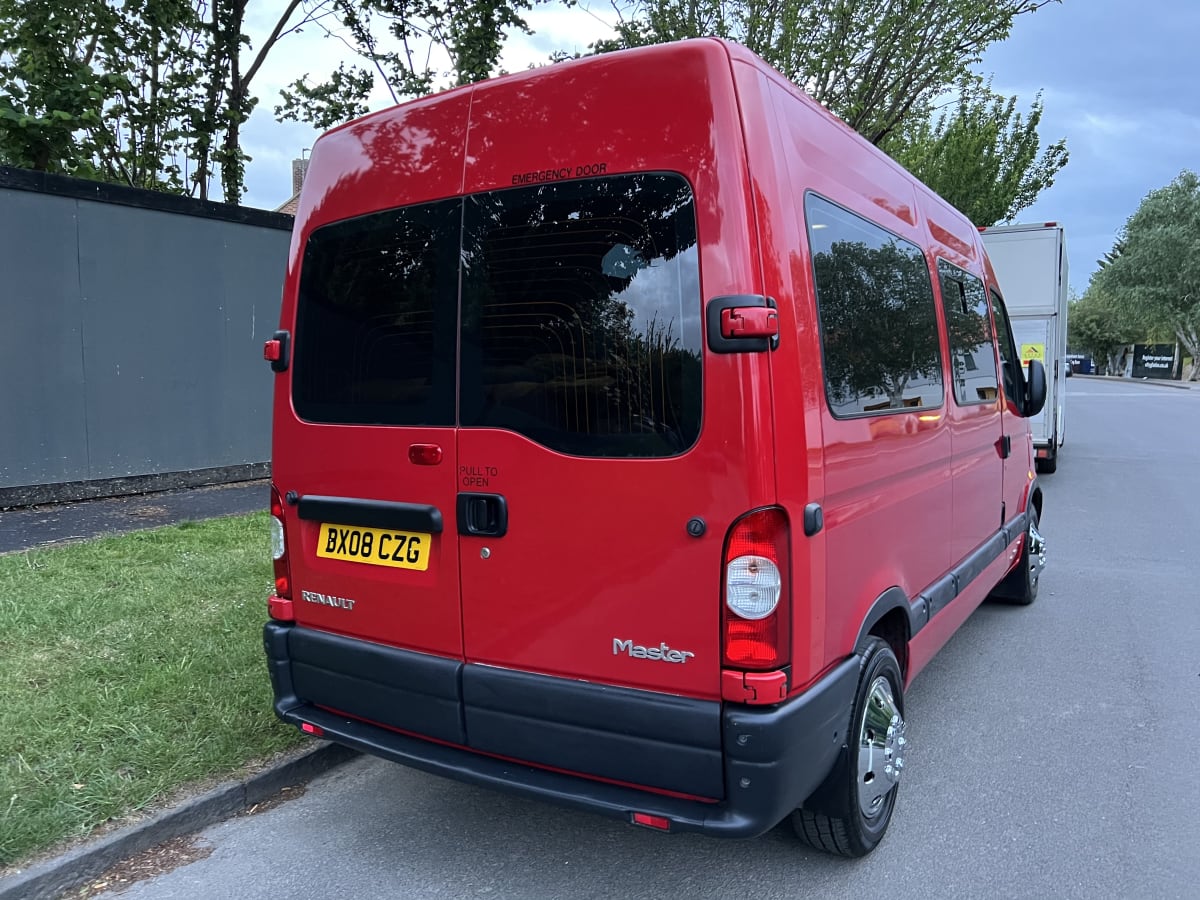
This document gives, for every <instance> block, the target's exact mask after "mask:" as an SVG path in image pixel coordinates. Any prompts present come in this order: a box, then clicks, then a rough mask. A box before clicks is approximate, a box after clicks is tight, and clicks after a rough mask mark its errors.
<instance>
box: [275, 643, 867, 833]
mask: <svg viewBox="0 0 1200 900" xmlns="http://www.w3.org/2000/svg"><path fill="white" fill-rule="evenodd" d="M264 643H265V647H266V650H267V656H268V660H269V664H270V670H271V680H272V684H273V686H274V689H275V711H276V713H277V714H278V715H279V717H280V718H281V719H283V720H284V721H285V722H289V723H292V724H295V725H301V724H303V723H310V724H312V725H315V726H317V727H319V728H320V729H321V730H322V731H323V732H324V737H326V738H327V739H330V740H333V741H336V742H338V743H341V744H344V745H346V746H349V747H353V748H355V749H358V750H361V751H363V752H366V753H370V754H373V755H375V756H379V757H382V758H385V759H390V760H393V761H395V762H399V763H402V764H404V765H408V766H411V767H413V768H416V769H420V770H422V771H425V772H430V773H432V774H436V775H442V776H445V777H449V778H453V779H455V780H458V781H463V782H467V783H470V784H478V785H484V786H487V787H492V788H495V789H497V790H501V791H506V792H509V793H514V794H519V795H522V796H527V797H532V798H535V799H540V800H544V801H547V802H550V803H555V804H558V805H560V806H566V807H571V808H576V809H583V810H590V811H592V812H596V813H600V814H602V815H608V816H610V817H614V818H619V819H624V820H625V821H631V819H632V816H633V814H634V813H635V812H637V813H649V814H652V815H657V816H662V817H664V818H666V819H668V820H669V821H670V830H672V831H694V832H702V833H706V834H712V835H721V836H729V837H752V836H754V835H758V834H761V833H763V832H765V831H767V830H768V829H770V828H772V827H773V826H774V825H775V824H777V823H778V822H779V821H780V820H781V819H782V818H783V817H784V816H786V815H787V814H788V813H789V812H790V811H791V810H792V809H793V808H794V807H795V806H797V805H798V804H799V803H801V802H802V801H803V800H804V799H805V798H807V797H808V795H809V794H811V793H812V791H813V790H814V789H815V788H816V787H817V785H819V784H820V782H821V781H822V780H823V779H824V777H825V775H826V774H827V773H828V772H829V770H830V769H831V768H832V766H833V763H834V761H835V759H836V757H837V754H838V751H839V749H840V748H841V746H842V744H843V743H844V741H845V738H846V732H847V725H848V719H849V710H850V705H851V701H852V699H853V694H854V688H855V684H856V680H857V674H858V662H857V659H855V658H851V659H848V660H846V661H845V662H843V663H842V664H841V665H839V666H838V667H837V668H836V669H834V670H833V671H832V672H831V673H830V674H829V675H828V676H826V677H825V678H824V679H823V680H822V681H820V682H819V683H818V684H817V685H815V686H814V687H813V688H812V689H810V690H809V691H806V692H805V693H804V694H802V695H801V696H799V697H796V698H793V699H792V700H790V701H788V702H786V703H782V704H779V705H778V706H775V707H747V706H739V705H736V704H730V703H726V704H720V703H716V702H711V703H710V702H706V701H698V700H690V699H687V698H681V697H674V696H671V695H666V694H659V693H655V692H651V691H635V690H629V689H626V688H613V687H605V686H600V685H594V684H587V683H584V682H578V681H573V680H570V679H562V678H552V677H548V676H543V675H534V674H530V673H525V672H515V671H511V670H506V669H498V668H494V667H490V666H481V665H476V664H471V663H466V664H463V663H460V662H457V661H454V660H445V659H441V658H437V657H430V656H427V655H425V654H417V653H411V652H409V651H403V650H397V649H394V648H390V647H383V646H381V645H378V644H371V643H368V642H364V641H356V640H353V639H350V638H345V637H341V636H338V635H331V634H326V633H323V632H318V631H314V630H312V629H307V628H303V627H299V626H293V625H283V624H280V623H277V622H270V623H268V624H267V625H266V628H265V629H264ZM360 654H361V655H360ZM384 659H387V660H388V662H387V664H386V665H383V666H380V665H379V664H380V663H381V661H383V660H384ZM368 662H369V664H368ZM329 666H335V667H336V669H337V670H336V671H333V670H331V669H329V668H328V667H329ZM381 673H387V674H386V675H384V677H386V678H387V679H388V680H389V682H390V683H389V684H386V685H384V684H380V683H379V682H378V681H376V680H375V679H378V678H379V677H380V676H381ZM398 679H402V681H403V683H397V680H398ZM363 698H366V707H365V708H362V707H363ZM371 698H374V699H371ZM330 708H333V709H338V710H342V711H344V712H345V713H346V714H345V715H342V714H339V713H335V712H331V711H330ZM414 709H416V710H420V709H425V710H426V712H427V713H429V712H432V713H434V714H433V715H432V717H431V718H432V720H431V721H429V722H428V723H425V724H422V722H421V721H419V716H420V714H418V718H414V717H413V716H412V715H411V711H412V710H414ZM352 716H353V718H351V717H352ZM364 719H366V720H369V721H364ZM397 719H399V720H400V721H397ZM372 722H379V723H382V724H371V723H372ZM384 725H389V726H391V727H384ZM394 728H402V729H403V730H404V731H407V732H414V733H417V734H427V735H429V736H430V737H431V738H432V740H425V739H422V738H420V737H415V736H413V735H412V734H402V733H399V732H397V731H395V730H393V729H394ZM447 732H448V733H447ZM447 738H450V740H449V742H447ZM501 757H507V758H501ZM514 758H515V759H520V760H522V762H513V761H512V759H514ZM526 763H528V764H526ZM543 766H549V767H553V768H554V769H556V770H560V771H552V770H551V769H549V768H543ZM561 770H568V771H571V772H578V773H579V774H578V775H573V774H567V773H566V772H564V771H561ZM597 779H608V781H601V780H597ZM612 781H620V782H623V783H624V784H613V783H611V782H612ZM629 784H640V785H644V786H645V787H646V788H647V789H645V790H643V789H640V788H637V787H630V786H626V785H629ZM656 789H657V791H672V792H674V793H679V794H688V795H691V796H694V797H713V798H720V799H714V801H711V802H708V801H702V800H689V799H683V798H678V797H672V796H669V795H667V794H664V793H659V792H657V791H656Z"/></svg>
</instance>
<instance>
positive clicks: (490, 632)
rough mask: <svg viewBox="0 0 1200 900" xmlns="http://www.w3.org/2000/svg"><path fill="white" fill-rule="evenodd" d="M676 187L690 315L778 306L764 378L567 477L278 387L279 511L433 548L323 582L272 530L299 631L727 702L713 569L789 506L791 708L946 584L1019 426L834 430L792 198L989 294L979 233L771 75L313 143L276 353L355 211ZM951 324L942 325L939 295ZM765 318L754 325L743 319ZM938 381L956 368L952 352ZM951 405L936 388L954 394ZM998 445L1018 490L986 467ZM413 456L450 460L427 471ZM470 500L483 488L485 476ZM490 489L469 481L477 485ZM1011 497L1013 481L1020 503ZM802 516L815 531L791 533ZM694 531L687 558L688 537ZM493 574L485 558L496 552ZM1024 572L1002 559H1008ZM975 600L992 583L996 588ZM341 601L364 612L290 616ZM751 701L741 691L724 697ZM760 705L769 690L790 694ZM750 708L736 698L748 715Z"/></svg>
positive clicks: (931, 639) (542, 94)
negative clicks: (314, 407) (874, 615)
mask: <svg viewBox="0 0 1200 900" xmlns="http://www.w3.org/2000/svg"><path fill="white" fill-rule="evenodd" d="M600 165H603V166H604V167H605V168H604V171H605V173H606V174H610V175H611V174H618V173H622V172H633V171H672V172H678V173H681V174H683V175H684V176H685V177H686V178H687V179H688V181H689V182H690V183H691V185H692V187H693V190H694V192H695V197H696V210H697V217H698V221H697V226H698V235H699V241H700V271H701V279H702V281H701V291H702V295H703V297H704V298H709V297H715V296H719V295H726V294H766V295H768V296H771V297H773V298H775V299H776V300H777V302H778V309H779V312H778V315H777V316H772V317H771V319H772V327H777V328H778V330H779V332H780V337H781V339H780V344H779V348H778V350H776V351H774V352H771V353H746V354H714V353H711V352H708V351H707V350H706V351H705V356H704V363H703V366H704V368H703V378H704V381H703V390H704V420H703V430H702V433H701V436H700V439H699V441H698V443H697V444H696V445H695V447H693V448H692V449H691V450H690V451H689V452H687V453H686V454H684V455H683V456H681V457H677V458H672V459H658V460H602V459H580V458H574V457H569V456H565V455H563V454H560V453H557V452H554V451H551V450H548V449H546V448H545V447H542V446H540V445H538V444H535V443H534V442H532V441H531V440H529V439H527V438H525V437H523V436H521V435H519V434H516V433H513V432H508V431H503V430H497V429H484V428H467V429H454V428H374V427H362V426H331V425H311V424H306V423H303V422H301V421H299V420H298V419H297V417H296V415H295V413H294V412H293V410H292V407H291V404H290V400H289V398H290V374H289V373H287V372H284V373H281V374H280V375H279V376H278V378H279V380H278V381H277V386H278V388H277V393H276V403H275V409H274V446H275V452H274V481H275V484H276V485H277V486H278V489H279V491H280V492H282V493H286V492H288V491H296V492H297V493H299V494H300V495H306V494H324V495H334V496H341V497H364V498H371V499H376V500H396V501H407V502H412V503H423V504H432V505H434V506H436V507H438V508H439V509H440V510H442V513H443V516H444V517H445V520H446V528H445V531H444V532H443V533H442V534H440V535H437V536H435V538H434V541H433V547H432V560H431V564H430V567H429V570H428V571H426V572H413V571H405V570H399V569H391V568H383V567H375V566H367V565H362V564H356V563H348V562H340V561H335V560H325V559H318V558H317V557H316V556H315V541H316V535H317V531H318V527H319V525H318V523H315V522H302V521H300V520H299V519H298V518H296V516H295V512H294V507H289V508H288V509H287V510H286V512H285V515H286V533H287V541H288V557H289V560H290V565H291V576H292V585H293V597H294V598H295V601H296V602H295V606H294V612H295V616H296V620H297V621H298V622H299V623H300V624H301V625H306V626H311V627H316V628H321V629H326V630H329V631H334V632H340V633H343V634H348V635H352V636H357V637H361V638H365V639H369V640H372V641H377V642H380V643H385V644H391V645H394V646H399V647H405V648H410V649H414V650H420V651H426V652H429V653H434V654H440V655H443V656H448V657H455V658H460V659H465V660H468V661H473V662H480V663H488V664H493V665H500V666H506V667H512V668H518V669H524V670H528V671H533V672H541V673H547V674H552V675H560V676H564V677H569V678H579V679H584V680H589V681H596V682H604V683H610V684H616V685H626V686H631V687H639V688H648V689H654V690H661V691H666V692H670V693H677V694H683V695H687V696H691V697H697V698H704V699H714V700H715V699H720V698H722V697H725V698H726V699H736V698H734V697H731V696H729V694H728V693H727V691H733V692H735V693H736V692H737V691H742V692H743V694H742V695H740V696H742V697H743V698H744V696H745V694H744V692H745V691H746V690H747V688H746V687H745V683H744V682H743V686H742V687H740V688H737V689H736V690H735V688H734V686H733V682H732V680H730V678H731V677H730V675H729V674H728V672H726V673H723V672H722V666H721V647H720V646H719V642H720V633H721V599H720V587H721V586H720V580H721V565H722V543H723V540H724V537H725V535H726V532H727V530H728V529H729V527H730V526H731V524H732V523H733V522H734V521H735V520H736V519H737V518H738V517H739V516H741V515H743V514H745V513H746V512H747V511H749V510H752V509H755V508H758V507H763V506H769V505H779V506H781V507H783V509H784V510H785V511H786V512H787V515H788V518H789V520H790V522H791V523H792V526H791V530H790V541H791V547H790V550H791V553H790V557H791V558H790V564H789V565H790V577H791V597H792V607H791V610H790V616H788V618H787V621H790V626H789V627H790V629H791V641H790V643H791V648H790V653H791V677H790V685H791V688H790V690H791V692H792V693H793V694H795V693H797V692H800V691H802V690H804V689H805V688H806V687H807V686H808V685H810V684H812V683H813V682H814V681H815V680H816V679H817V678H818V677H819V676H820V675H821V674H822V673H823V672H825V671H827V670H828V669H829V668H830V667H831V666H833V665H834V664H835V663H836V662H837V661H839V660H841V659H844V658H845V657H846V656H847V655H848V654H850V653H852V652H853V650H854V641H855V637H856V635H857V633H858V631H859V628H860V626H861V624H862V622H863V619H864V616H865V615H866V612H867V610H868V608H869V607H870V605H871V603H872V602H873V601H874V600H875V598H876V597H877V596H879V595H880V594H882V593H883V592H884V591H885V590H887V589H888V588H891V587H893V586H899V587H900V588H902V589H903V590H904V591H905V592H906V593H907V594H908V595H909V596H913V595H914V594H915V593H916V592H917V591H919V590H921V589H922V588H924V587H925V586H927V585H929V584H930V583H932V582H934V581H935V580H936V579H938V578H939V577H941V576H942V575H943V574H944V573H946V572H947V571H949V570H950V569H951V567H952V566H953V565H954V564H955V563H957V562H958V561H959V560H960V559H961V558H962V557H963V556H965V555H966V554H967V553H969V552H970V551H971V550H972V549H974V548H975V547H976V546H978V545H979V544H980V543H982V541H983V540H984V539H985V538H986V537H987V536H988V535H989V534H990V533H991V532H993V531H994V530H995V528H996V527H998V525H999V524H1000V521H1001V505H1002V503H1007V515H1008V517H1009V518H1011V517H1013V516H1014V515H1016V514H1017V512H1018V511H1019V510H1020V509H1022V508H1023V504H1024V503H1025V502H1027V500H1026V497H1027V489H1028V486H1029V479H1028V476H1027V473H1028V470H1029V466H1030V465H1031V463H1030V459H1029V453H1030V445H1029V441H1028V438H1027V433H1028V429H1027V427H1026V425H1025V423H1024V422H1023V421H1022V420H1020V419H1019V418H1017V417H1015V416H1014V415H1013V413H1012V412H1011V410H1010V409H1008V408H1007V407H1005V406H1003V405H1002V404H999V403H998V404H997V405H996V406H994V407H993V406H987V407H972V408H969V409H966V410H960V409H958V408H957V407H955V405H954V402H953V399H952V396H946V397H943V402H942V406H941V408H940V409H938V410H934V411H922V412H919V413H918V412H913V413H908V414H894V415H889V416H886V417H877V418H868V419H856V420H839V419H836V418H834V417H833V416H832V415H831V414H830V412H829V410H828V406H827V403H826V400H825V396H824V388H823V380H822V374H821V369H820V360H821V347H820V339H819V334H818V331H817V327H816V321H817V318H816V308H815V300H814V297H813V289H812V264H811V259H810V255H809V251H808V241H807V238H806V233H805V225H804V221H803V196H804V192H805V191H806V190H813V191H817V192H819V193H820V194H822V195H824V196H825V197H827V198H829V199H831V200H833V201H835V202H837V203H839V204H841V205H843V206H845V207H847V208H849V209H851V210H853V211H856V212H858V213H860V214H862V215H864V216H868V217H869V218H871V219H873V220H874V221H875V222H877V223H878V224H880V225H882V226H884V227H886V228H888V229H890V230H892V231H893V232H895V233H897V234H899V235H901V236H902V237H904V238H906V239H908V240H910V241H913V242H915V243H916V244H918V245H919V246H921V247H923V248H925V250H926V252H927V256H928V257H929V260H930V267H931V273H932V275H933V276H934V277H933V281H934V283H935V285H937V283H938V279H937V278H936V262H935V258H936V257H937V256H942V257H944V258H946V259H947V260H949V261H951V262H954V263H955V264H956V265H959V266H961V267H963V268H965V269H967V270H968V271H971V272H973V273H975V274H977V275H978V276H979V277H981V278H983V279H984V280H985V282H986V283H987V284H988V285H995V283H996V281H995V276H994V274H993V273H992V272H991V269H990V266H989V265H988V264H987V262H986V258H985V256H984V254H983V249H982V244H981V241H980V239H979V236H978V234H977V232H976V230H975V229H974V228H973V227H972V226H971V225H970V223H969V222H967V221H966V220H965V219H963V218H962V217H961V216H959V215H958V214H957V213H956V212H954V211H953V210H951V209H950V208H949V207H948V206H947V205H946V204H944V203H943V202H942V201H940V200H939V199H937V198H936V197H934V196H933V195H932V194H931V193H929V192H928V191H927V190H926V189H925V188H923V187H922V186H920V185H919V184H918V183H916V182H915V181H913V179H912V178H911V176H909V175H908V174H907V173H905V172H904V171H903V170H902V169H900V168H899V167H898V166H897V165H895V164H894V163H892V162H891V161H890V160H889V159H887V158H886V157H884V156H883V155H882V154H880V153H879V152H878V151H876V150H875V149H874V148H872V147H870V146H869V145H868V144H867V143H866V142H865V141H863V140H862V139H861V138H859V137H858V136H857V135H856V134H854V133H853V132H852V131H851V130H850V129H849V128H848V127H846V126H845V125H843V124H842V123H840V122H838V121H836V120H834V119H833V118H832V117H830V116H829V115H828V114H827V113H825V112H824V111H823V110H821V109H820V108H819V107H818V106H817V105H816V104H815V103H813V102H812V101H810V100H808V99H807V98H805V97H803V95H801V94H800V93H799V92H798V91H796V90H795V88H793V87H791V86H790V85H789V84H788V83H787V82H786V81H784V80H783V79H782V78H781V77H780V76H778V75H777V74H776V73H774V72H772V71H771V70H769V69H768V68H767V67H765V65H764V64H762V63H761V61H758V60H757V59H756V58H755V57H753V56H752V55H751V54H749V53H748V52H747V51H744V50H742V49H741V48H738V47H736V46H732V45H727V44H723V43H721V42H718V41H710V40H703V41H692V42H687V43H684V44H682V45H671V46H665V47H654V48H645V49H642V50H638V51H632V52H629V53H623V54H617V55H612V56H601V57H595V58H590V59H587V60H582V61H578V62H572V63H564V64H561V65H556V66H552V67H548V68H544V69H539V70H535V71H532V72H527V73H521V74H519V75H514V76H507V77H504V78H500V79H496V80H493V81H489V82H484V83H482V84H479V85H475V86H470V87H465V88H460V89H456V90H454V91H450V92H448V93H445V94H442V95H439V96H435V97H431V98H427V99H424V100H419V101H416V102H413V103H409V104H406V105H404V106H400V107H396V108H394V109H391V110H387V111H385V112H381V113H378V114H375V115H372V116H369V117H367V118H365V119H362V120H360V121H358V122H355V123H351V124H349V125H346V126H344V127H342V128H340V129H338V130H335V131H333V132H331V133H329V134H327V135H326V136H324V137H322V138H321V139H320V140H319V141H318V142H317V144H316V147H315V148H314V151H313V154H312V160H311V163H310V166H309V170H308V176H307V179H306V182H305V186H304V190H303V193H302V195H301V200H300V207H299V210H298V213H297V219H296V223H297V224H296V229H295V232H294V235H293V240H292V248H291V259H290V263H289V267H288V273H287V280H286V283H285V288H284V299H283V309H282V315H281V328H283V329H288V330H294V327H295V319H296V294H297V288H298V282H299V266H300V262H301V260H302V257H303V248H304V246H305V242H306V241H307V239H308V236H309V235H310V234H311V233H312V231H313V230H314V229H316V228H318V227H320V226H322V225H325V224H327V223H330V222H334V221H337V220H340V219H345V218H349V217H353V216H358V215H362V214H364V213H368V212H373V211H377V210H381V209H387V208H391V207H396V206H402V205H408V204H413V203H419V202H424V201H428V200H431V199H435V198H442V197H449V196H454V195H457V194H460V193H473V192H478V191H487V190H494V189H497V188H503V187H507V186H510V185H512V184H513V183H514V181H513V180H514V176H515V175H519V174H521V173H526V172H534V171H542V170H546V169H550V168H570V169H571V170H572V171H581V172H584V171H591V170H589V169H588V168H587V167H595V166H600ZM938 306H939V313H938V315H939V318H940V317H941V309H940V297H939V303H938ZM756 314H759V313H756ZM942 357H943V361H945V360H946V359H947V358H948V352H947V349H946V346H945V337H944V335H943V349H942ZM945 383H946V385H947V387H946V389H945V390H946V393H947V394H948V395H949V394H950V389H949V384H950V379H949V377H947V378H946V379H945ZM1002 434H1010V435H1012V436H1013V454H1012V457H1011V458H1010V460H1009V461H1008V462H1007V463H1006V464H1002V463H1001V462H1000V458H999V455H998V453H997V450H996V446H997V441H998V440H999V438H1000V437H1001V435H1002ZM422 445H436V446H437V447H439V448H441V450H442V459H441V461H440V463H439V464H426V457H425V456H423V452H424V451H422V452H421V453H416V454H415V455H414V453H413V450H414V449H415V448H416V447H418V446H422ZM493 472H494V474H486V475H481V474H480V473H493ZM481 478H482V479H485V481H486V483H481V481H480V479H481ZM1018 482H1019V483H1018ZM460 490H469V491H487V492H491V493H499V494H503V495H504V496H505V497H506V498H507V501H508V505H509V530H508V534H507V535H506V536H504V537H503V538H476V537H461V538H460V536H459V535H458V534H457V532H456V527H455V520H454V510H455V496H456V494H457V493H458V492H459V491H460ZM810 502H818V503H821V504H822V505H823V507H824V520H825V527H824V529H823V530H822V531H821V532H819V533H818V534H816V535H815V536H812V537H806V536H805V535H804V533H803V529H802V528H800V527H799V526H798V525H797V523H799V522H801V521H802V511H803V509H804V506H805V505H806V504H807V503H810ZM695 516H698V517H701V518H703V519H704V520H705V522H706V524H707V532H706V534H705V535H704V536H703V537H702V538H693V537H691V536H689V535H688V533H687V530H686V527H685V526H686V523H687V522H688V520H689V519H690V518H692V517H695ZM485 548H486V549H487V550H488V553H487V554H486V558H485V554H484V553H483V551H484V550H485ZM1010 557H1011V554H1010ZM1009 565H1011V558H1006V559H1004V560H1001V561H998V562H997V563H996V564H995V565H994V566H993V567H992V569H993V570H989V572H988V573H986V574H987V578H986V579H979V580H977V582H976V584H975V585H974V586H973V587H972V588H971V589H970V590H969V591H967V592H966V593H964V594H963V595H962V596H961V597H960V598H959V599H958V600H956V601H955V602H954V603H953V604H951V606H950V608H948V609H947V610H945V611H943V612H942V613H940V614H939V615H938V616H937V617H935V619H934V622H933V623H931V624H930V625H929V626H927V627H926V628H925V629H924V631H922V632H921V634H920V636H919V640H918V641H916V642H914V644H913V647H912V650H911V655H910V662H909V671H908V676H909V678H910V679H911V678H912V677H913V676H915V674H916V672H918V671H919V670H920V668H921V666H923V665H924V663H925V662H926V661H927V660H928V658H929V657H931V656H932V654H933V653H934V652H936V650H937V648H938V647H940V646H941V644H942V643H944V641H945V640H946V639H947V638H948V637H949V636H950V634H951V633H953V631H954V629H955V628H956V627H957V626H958V624H959V623H960V622H961V621H962V620H963V619H965V618H966V616H967V615H968V614H969V613H970V611H971V610H972V609H973V608H974V607H975V606H976V605H977V604H978V603H979V602H980V601H981V600H982V599H983V596H984V594H986V592H987V589H988V588H989V587H990V585H991V584H993V583H994V582H995V581H996V580H999V577H1000V576H1001V575H1002V574H1003V570H1004V569H1005V568H1006V567H1008V566H1009ZM984 581H987V582H988V583H987V584H984ZM302 590H313V591H318V592H321V593H329V594H334V595H336V596H339V597H348V598H353V599H354V600H355V601H356V603H355V606H354V608H353V611H352V612H349V611H347V610H344V609H338V608H334V607H328V606H321V605H316V604H309V603H305V602H303V601H302V600H301V599H300V597H301V594H300V591H302ZM614 638H618V639H621V640H632V641H634V642H635V643H637V644H642V645H648V646H658V645H659V644H660V643H666V644H667V645H669V646H670V647H671V648H674V649H679V650H685V651H690V652H691V653H694V654H695V656H694V657H692V658H689V659H687V661H686V663H683V664H665V663H661V662H653V661H647V660H634V659H630V658H629V657H628V656H627V655H624V654H622V655H617V654H614V653H613V639H614ZM738 674H739V675H740V673H738ZM768 681H769V684H764V685H763V687H764V688H769V687H770V686H771V685H776V684H777V683H778V679H775V681H770V679H768ZM743 702H744V700H743Z"/></svg>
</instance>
